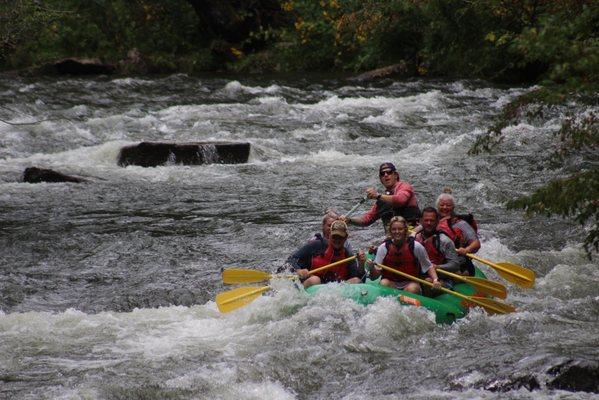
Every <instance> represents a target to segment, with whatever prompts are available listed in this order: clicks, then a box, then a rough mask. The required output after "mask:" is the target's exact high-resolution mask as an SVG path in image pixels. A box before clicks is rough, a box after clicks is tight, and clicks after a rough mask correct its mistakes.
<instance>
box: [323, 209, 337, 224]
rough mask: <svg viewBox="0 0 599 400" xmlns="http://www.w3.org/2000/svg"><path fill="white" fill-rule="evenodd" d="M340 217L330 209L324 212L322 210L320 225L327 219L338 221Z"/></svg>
mask: <svg viewBox="0 0 599 400" xmlns="http://www.w3.org/2000/svg"><path fill="white" fill-rule="evenodd" d="M339 217H340V215H339V214H338V213H337V211H335V210H333V209H332V208H327V209H326V210H324V216H323V217H322V223H323V224H324V223H326V222H327V220H329V219H333V220H336V219H339Z"/></svg>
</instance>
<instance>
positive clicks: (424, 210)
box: [420, 207, 439, 219]
mask: <svg viewBox="0 0 599 400" xmlns="http://www.w3.org/2000/svg"><path fill="white" fill-rule="evenodd" d="M426 212H427V213H433V214H435V218H437V219H439V211H437V209H436V208H435V207H425V208H424V209H423V210H422V212H421V213H420V216H421V217H422V216H424V213H426Z"/></svg>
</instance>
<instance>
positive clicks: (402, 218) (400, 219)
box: [387, 215, 408, 232]
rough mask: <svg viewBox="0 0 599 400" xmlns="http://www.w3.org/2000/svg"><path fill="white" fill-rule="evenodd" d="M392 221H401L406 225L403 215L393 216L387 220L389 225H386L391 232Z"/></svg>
mask: <svg viewBox="0 0 599 400" xmlns="http://www.w3.org/2000/svg"><path fill="white" fill-rule="evenodd" d="M394 222H401V223H402V224H403V225H404V226H405V227H407V226H408V222H407V221H406V219H405V218H404V217H402V216H399V215H396V216H395V217H393V218H391V219H390V220H389V225H387V226H388V228H389V232H391V225H393V223H394Z"/></svg>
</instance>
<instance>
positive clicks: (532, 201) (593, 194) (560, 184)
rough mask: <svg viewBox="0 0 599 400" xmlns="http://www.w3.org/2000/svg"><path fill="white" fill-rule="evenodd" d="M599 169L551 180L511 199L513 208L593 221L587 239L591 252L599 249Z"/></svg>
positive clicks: (587, 246) (530, 213)
mask: <svg viewBox="0 0 599 400" xmlns="http://www.w3.org/2000/svg"><path fill="white" fill-rule="evenodd" d="M598 199H599V170H598V169H597V168H595V169H592V170H589V171H584V172H580V173H577V174H575V175H573V176H571V177H569V178H566V179H558V180H554V181H551V182H550V183H549V184H547V185H546V186H544V187H542V188H540V189H539V190H537V191H536V192H535V193H534V194H532V195H531V196H528V197H522V198H519V199H517V200H513V201H510V202H508V204H507V206H508V208H510V209H524V210H525V211H526V214H527V215H529V216H530V215H533V214H541V215H546V216H550V215H552V214H558V215H562V216H565V217H568V216H573V217H574V219H575V220H576V222H578V223H580V224H583V225H584V224H587V223H588V222H589V221H590V223H591V224H592V226H591V229H590V232H589V233H588V235H587V237H586V238H585V240H584V247H585V249H586V250H587V252H588V253H589V255H590V253H591V251H593V250H594V251H595V252H599V200H598Z"/></svg>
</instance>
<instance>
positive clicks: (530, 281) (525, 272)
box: [496, 262, 535, 289]
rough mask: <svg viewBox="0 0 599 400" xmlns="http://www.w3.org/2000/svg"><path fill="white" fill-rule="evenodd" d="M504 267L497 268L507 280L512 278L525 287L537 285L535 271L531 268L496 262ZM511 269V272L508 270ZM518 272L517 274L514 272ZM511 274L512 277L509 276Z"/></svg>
mask: <svg viewBox="0 0 599 400" xmlns="http://www.w3.org/2000/svg"><path fill="white" fill-rule="evenodd" d="M496 265H497V266H499V267H501V268H503V270H502V269H496V271H497V272H498V273H499V275H500V276H502V277H503V278H504V279H506V280H508V281H509V280H510V279H511V281H512V282H514V283H516V284H517V285H519V286H522V287H523V288H526V289H530V288H532V287H533V286H534V285H535V273H534V272H532V271H531V270H529V269H527V268H524V267H521V266H520V265H518V264H513V263H508V262H500V263H497V264H496ZM508 271H509V272H508ZM514 272H516V274H514ZM507 276H509V277H510V278H507Z"/></svg>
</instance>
